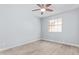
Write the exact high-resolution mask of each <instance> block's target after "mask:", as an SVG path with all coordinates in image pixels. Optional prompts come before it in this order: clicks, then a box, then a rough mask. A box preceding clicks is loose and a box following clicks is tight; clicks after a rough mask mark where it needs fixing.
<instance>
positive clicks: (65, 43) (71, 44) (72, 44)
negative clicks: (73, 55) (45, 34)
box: [43, 39, 79, 48]
mask: <svg viewBox="0 0 79 59" xmlns="http://www.w3.org/2000/svg"><path fill="white" fill-rule="evenodd" d="M43 40H45V41H50V42H55V43H59V44H64V45H70V46H74V47H78V48H79V45H78V44H75V43H67V42H61V41H54V40H49V39H43Z"/></svg>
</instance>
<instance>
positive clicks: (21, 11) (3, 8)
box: [0, 5, 40, 49]
mask: <svg viewBox="0 0 79 59" xmlns="http://www.w3.org/2000/svg"><path fill="white" fill-rule="evenodd" d="M29 8H30V7H29V6H27V5H0V49H2V48H11V47H15V46H18V45H22V44H25V43H27V42H28V41H31V40H32V41H33V40H36V39H37V40H38V39H39V37H40V20H39V19H37V18H35V17H34V16H33V15H32V13H31V12H32V11H30V10H31V9H30V10H29Z"/></svg>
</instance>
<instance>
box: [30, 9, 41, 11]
mask: <svg viewBox="0 0 79 59" xmlns="http://www.w3.org/2000/svg"><path fill="white" fill-rule="evenodd" d="M38 10H40V9H34V10H32V11H38Z"/></svg>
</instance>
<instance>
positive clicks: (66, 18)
mask: <svg viewBox="0 0 79 59" xmlns="http://www.w3.org/2000/svg"><path fill="white" fill-rule="evenodd" d="M57 17H62V19H63V31H62V32H51V33H50V32H48V20H52V19H53V18H57ZM41 20H42V21H43V23H42V34H43V39H46V40H51V41H55V42H64V43H72V44H79V9H74V10H70V11H66V12H63V13H60V14H56V15H53V16H50V17H46V18H42V19H41Z"/></svg>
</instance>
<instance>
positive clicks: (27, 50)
mask: <svg viewBox="0 0 79 59" xmlns="http://www.w3.org/2000/svg"><path fill="white" fill-rule="evenodd" d="M78 54H79V48H77V47H74V46H69V45H64V44H59V43H53V42H49V41H44V40H40V41H36V42H33V43H30V44H26V45H22V46H18V47H15V48H11V49H8V50H6V51H2V52H0V55H78Z"/></svg>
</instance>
